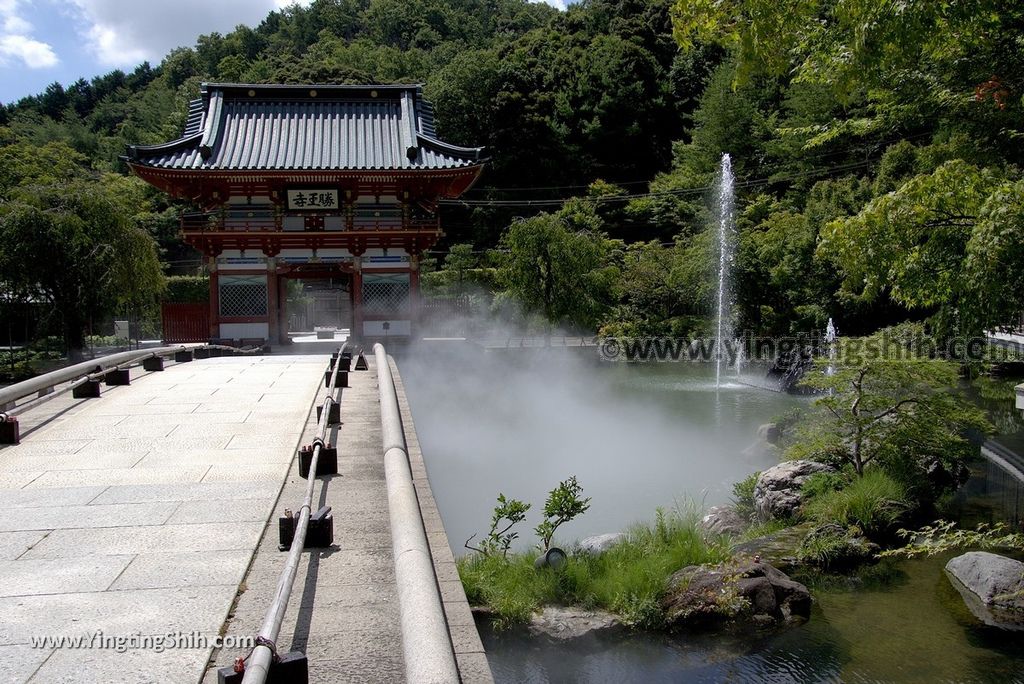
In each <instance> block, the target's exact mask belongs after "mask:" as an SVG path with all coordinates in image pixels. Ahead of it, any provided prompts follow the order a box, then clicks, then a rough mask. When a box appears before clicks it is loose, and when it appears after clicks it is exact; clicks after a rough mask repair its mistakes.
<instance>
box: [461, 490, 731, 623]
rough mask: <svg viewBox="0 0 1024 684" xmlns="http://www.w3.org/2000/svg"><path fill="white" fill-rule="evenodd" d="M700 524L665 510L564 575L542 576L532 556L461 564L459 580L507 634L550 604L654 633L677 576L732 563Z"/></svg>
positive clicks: (690, 513)
mask: <svg viewBox="0 0 1024 684" xmlns="http://www.w3.org/2000/svg"><path fill="white" fill-rule="evenodd" d="M699 519H700V518H699V514H698V512H697V511H696V509H695V508H693V509H690V510H685V511H682V510H678V509H677V510H674V511H672V512H669V513H665V512H664V511H661V510H659V511H658V515H657V518H656V520H655V522H654V524H648V525H636V526H634V527H632V528H631V529H630V530H629V532H628V534H627V537H626V539H625V540H624V541H623V542H621V543H619V544H616V545H615V546H613V547H612V548H611V549H609V550H608V551H607V552H605V553H603V554H601V555H598V556H590V555H587V554H581V553H578V554H573V555H572V556H571V557H570V558H569V562H568V563H567V565H566V567H565V568H563V569H562V570H561V571H554V570H551V569H542V570H535V569H534V567H533V562H534V560H535V559H536V557H537V553H536V552H535V551H529V552H525V553H512V554H509V556H508V558H502V557H501V556H482V555H473V556H469V557H464V558H461V559H459V563H458V565H459V576H460V577H461V578H462V584H463V586H464V587H465V589H466V595H467V597H468V598H469V602H470V603H472V604H474V605H486V606H488V607H490V608H491V610H492V611H493V612H494V615H495V627H496V628H499V629H501V628H506V627H510V626H512V625H514V624H517V623H522V622H526V621H528V620H529V619H530V616H531V615H532V614H533V612H535V611H536V610H539V609H540V608H541V607H542V606H543V605H545V604H558V605H574V606H580V607H583V608H602V609H605V610H608V611H610V612H613V613H615V614H616V615H618V616H619V618H620V619H621V620H622V621H623V622H624V623H625V624H627V625H630V626H633V627H637V628H642V629H652V628H656V627H659V626H661V625H662V624H663V620H664V615H663V613H662V610H661V606H660V601H661V597H662V594H663V593H664V591H665V584H666V581H667V580H668V578H669V576H671V574H672V573H674V572H675V571H677V570H679V569H680V568H683V567H685V566H687V565H701V564H704V563H719V562H722V561H724V560H726V559H727V558H728V557H729V550H728V546H727V545H726V544H725V543H724V542H723V541H718V540H710V541H708V540H706V539H705V538H704V536H703V535H702V534H701V531H700V529H699V527H698V522H699Z"/></svg>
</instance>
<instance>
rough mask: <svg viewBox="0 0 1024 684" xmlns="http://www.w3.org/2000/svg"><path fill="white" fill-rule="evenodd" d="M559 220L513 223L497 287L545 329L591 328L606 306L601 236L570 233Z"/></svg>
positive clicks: (608, 280)
mask: <svg viewBox="0 0 1024 684" xmlns="http://www.w3.org/2000/svg"><path fill="white" fill-rule="evenodd" d="M568 222H569V221H568V220H567V219H566V218H565V217H563V216H560V215H553V214H547V213H542V214H539V215H537V216H535V217H533V218H529V219H524V220H521V221H516V222H515V223H513V224H512V225H511V226H510V227H509V229H508V231H506V233H505V234H504V235H503V236H502V239H501V245H502V247H503V248H504V249H505V250H506V251H507V252H506V254H505V257H504V259H503V263H502V265H501V267H500V269H499V272H498V278H499V281H500V282H501V283H502V284H503V285H504V286H505V288H506V289H507V291H508V292H509V293H510V294H511V295H512V296H514V297H515V298H516V299H518V300H519V301H520V302H521V303H522V304H523V305H524V306H525V307H526V308H527V309H530V310H535V311H539V312H540V313H541V314H542V315H543V316H544V318H545V319H546V320H547V321H548V322H550V323H560V322H562V321H566V322H569V323H574V324H577V325H584V326H593V325H596V322H597V321H598V319H599V318H600V316H601V313H602V312H603V311H604V309H605V307H606V306H607V302H608V294H609V291H610V288H611V284H612V280H613V274H611V273H609V272H608V270H607V269H606V261H605V258H606V255H607V244H606V241H605V239H604V236H603V235H601V234H600V233H597V232H593V231H591V230H571V229H570V228H569V226H568V225H567V223H568Z"/></svg>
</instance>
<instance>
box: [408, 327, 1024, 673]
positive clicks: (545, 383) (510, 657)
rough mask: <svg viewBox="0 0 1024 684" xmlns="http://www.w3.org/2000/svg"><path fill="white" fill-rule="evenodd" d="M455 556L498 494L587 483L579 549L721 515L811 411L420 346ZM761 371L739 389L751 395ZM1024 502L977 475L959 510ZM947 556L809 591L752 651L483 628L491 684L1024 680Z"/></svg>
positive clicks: (974, 517)
mask: <svg viewBox="0 0 1024 684" xmlns="http://www.w3.org/2000/svg"><path fill="white" fill-rule="evenodd" d="M399 364H400V368H401V371H402V377H403V379H404V381H405V384H406V389H407V392H408V394H409V400H410V403H411V407H412V413H413V418H414V420H415V422H416V429H417V432H418V434H419V439H420V443H421V445H422V448H423V453H424V458H425V460H426V463H427V468H428V471H429V474H430V481H431V486H432V488H433V491H434V497H435V499H436V500H437V503H438V507H439V508H440V511H441V514H442V517H443V519H444V523H445V528H446V530H447V532H448V537H449V540H450V542H451V545H452V547H453V551H454V552H455V553H456V555H462V554H463V553H465V552H466V551H465V549H463V548H462V544H463V542H464V541H465V540H466V539H467V538H468V537H469V536H470V535H471V534H473V533H483V532H484V531H486V527H487V524H488V521H489V519H490V513H491V509H492V508H493V506H494V499H495V497H496V496H497V494H498V493H499V492H503V493H505V494H506V495H507V496H513V497H516V498H519V499H523V500H525V501H529V502H532V503H533V504H534V510H532V511H531V517H530V518H528V520H527V523H526V524H524V525H523V531H522V534H523V536H524V537H525V538H526V539H525V540H524V542H525V543H527V544H528V543H532V541H533V540H532V539H530V536H531V533H530V529H531V528H532V527H533V525H535V524H536V522H538V520H539V516H538V514H537V509H538V508H540V507H541V506H542V504H543V500H544V495H545V493H546V491H547V490H549V489H550V488H551V487H553V486H554V485H555V484H557V482H558V481H559V480H561V479H565V478H566V477H568V476H569V475H576V476H577V478H578V479H579V481H580V483H581V484H582V485H583V487H584V490H585V494H586V495H587V496H591V497H592V505H591V509H590V510H589V511H587V513H586V514H585V515H584V516H583V517H582V518H580V519H579V520H577V521H575V522H573V523H571V524H569V525H566V526H565V527H564V528H563V530H560V534H559V539H560V540H561V541H563V542H571V541H572V540H575V539H579V538H582V537H585V536H588V535H591V534H600V533H604V532H614V531H619V530H623V529H625V528H626V527H628V525H629V524H630V523H632V522H634V521H639V520H645V521H649V520H651V519H652V518H653V517H654V513H655V509H656V508H657V507H659V506H662V507H671V506H673V505H676V504H677V503H679V504H683V505H686V503H687V502H697V503H699V504H702V505H704V506H710V505H713V504H715V503H722V502H725V501H727V500H728V499H729V497H730V495H731V488H732V483H734V482H736V481H737V480H739V479H742V478H743V477H745V476H747V475H749V474H750V473H752V472H754V471H758V470H762V469H764V468H766V467H768V466H771V465H774V463H775V462H776V461H775V459H774V458H773V457H771V456H769V455H767V454H761V453H757V451H756V450H750V449H748V448H747V447H749V446H750V445H751V444H752V443H753V442H754V441H755V437H756V430H757V426H758V425H760V424H762V423H765V422H768V421H770V420H771V419H772V418H773V417H776V416H778V415H780V414H783V413H786V412H788V411H790V410H792V409H794V408H797V407H799V406H802V405H805V404H806V403H807V401H808V399H807V398H801V397H793V396H789V395H786V394H779V393H776V392H770V391H767V390H764V389H759V388H756V387H750V386H746V385H743V384H741V383H738V382H735V379H734V378H732V377H730V378H728V380H727V379H726V378H722V382H723V385H722V387H721V388H720V390H719V391H717V392H716V390H715V368H714V365H713V364H686V363H650V364H629V365H627V364H615V363H602V362H599V361H597V360H595V359H594V358H593V357H591V356H589V355H588V354H586V353H579V352H575V353H574V352H567V351H564V350H557V351H556V350H551V351H550V352H548V353H544V352H522V351H508V352H489V353H485V352H483V351H482V350H480V349H479V348H478V347H473V346H472V345H468V344H458V343H444V344H438V345H434V346H428V347H426V348H421V349H420V350H419V351H417V352H416V353H414V354H412V355H410V356H408V357H405V358H402V359H400V361H399ZM757 372H758V371H757V370H756V369H751V371H750V372H749V373H748V374H747V375H746V376H745V379H747V380H753V379H755V377H756V375H757ZM1022 502H1024V490H1022V488H1021V487H1020V485H1019V484H1018V483H1016V482H1015V481H1014V480H1013V479H1012V478H1009V477H1008V476H1006V475H1005V474H1004V473H1002V471H1000V470H999V469H998V468H996V467H995V466H991V465H988V464H987V463H984V462H983V463H979V464H976V465H975V467H974V474H973V476H972V478H971V480H970V482H969V483H968V485H967V486H966V487H965V489H964V490H963V491H962V492H961V493H960V495H959V496H958V502H957V503H958V511H959V514H960V515H961V516H962V517H963V521H964V522H965V523H967V524H971V523H973V522H977V521H993V520H1000V519H1004V518H1005V517H1007V515H1010V516H1016V520H1017V521H1018V522H1019V520H1020V514H1021V506H1022ZM947 560H948V557H939V558H931V559H924V560H915V561H903V562H898V563H889V564H886V565H882V566H876V567H874V568H872V569H870V570H869V572H868V573H867V575H866V576H865V577H863V578H858V579H855V580H853V581H850V582H844V583H840V584H838V585H829V586H812V587H811V589H812V592H813V594H814V596H815V605H814V608H813V613H812V617H811V619H810V620H809V621H808V622H807V623H806V624H805V625H802V626H800V627H797V628H793V629H789V630H784V631H781V632H776V633H771V634H765V635H761V636H756V637H750V636H747V637H743V638H734V637H727V636H722V635H705V636H687V637H678V636H665V635H659V634H630V635H627V636H625V637H623V636H618V637H615V638H611V639H607V640H602V639H589V640H576V641H574V642H573V643H572V644H571V645H570V646H566V645H564V644H559V645H555V644H551V643H549V642H546V641H543V640H536V639H529V638H526V637H525V636H523V635H522V634H521V633H516V632H513V633H507V634H498V633H494V632H491V631H489V630H487V629H486V628H485V629H482V634H481V636H482V638H483V640H484V645H485V648H486V649H487V654H488V659H489V662H490V664H491V668H492V670H493V672H494V675H495V678H496V680H497V681H498V682H603V681H615V682H680V681H687V682H690V681H694V682H697V681H707V682H718V681H774V682H808V681H864V682H867V681H900V682H903V681H921V682H932V681H951V682H996V681H997V682H1024V675H1022V674H1021V673H1022V672H1024V638H1022V636H1021V633H1005V632H999V631H998V630H993V629H991V628H985V627H982V626H980V625H979V624H978V623H977V622H976V621H975V620H974V619H973V617H972V616H971V615H970V613H969V612H967V609H966V608H965V607H964V604H963V602H962V600H961V599H960V597H959V595H958V594H956V591H955V590H954V589H953V588H952V586H951V585H950V583H949V581H948V580H947V579H946V578H945V576H944V574H943V572H942V567H943V566H944V564H945V562H946V561H947Z"/></svg>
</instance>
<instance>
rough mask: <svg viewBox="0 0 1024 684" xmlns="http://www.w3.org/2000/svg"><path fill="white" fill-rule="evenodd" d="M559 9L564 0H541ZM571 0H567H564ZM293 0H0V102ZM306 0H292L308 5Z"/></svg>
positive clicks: (128, 62)
mask: <svg viewBox="0 0 1024 684" xmlns="http://www.w3.org/2000/svg"><path fill="white" fill-rule="evenodd" d="M543 1H544V2H547V4H549V5H553V6H555V7H558V8H560V9H565V5H566V0H543ZM570 1H571V0H570ZM293 2H294V0H0V102H3V103H9V102H15V101H17V100H19V99H20V98H22V97H25V96H26V95H35V94H38V93H40V92H42V91H43V90H45V89H46V86H47V85H49V84H50V83H53V82H54V81H58V82H60V83H62V84H64V85H69V84H71V83H74V82H75V81H77V80H78V79H79V78H86V79H91V78H93V77H94V76H99V75H101V74H105V73H107V72H109V71H111V70H113V69H123V70H124V71H131V70H133V69H134V68H135V67H136V66H137V65H139V64H141V63H142V62H144V61H146V60H148V61H149V62H150V63H151V64H153V65H156V64H159V63H160V61H161V60H162V59H163V57H164V56H165V55H166V54H167V53H168V52H170V51H171V50H172V49H173V48H176V47H180V46H192V45H194V44H195V40H196V38H197V37H198V36H200V35H201V34H204V33H212V32H214V31H217V32H219V33H228V32H230V31H231V30H233V29H234V28H235V27H236V26H237V25H238V24H247V25H249V26H255V25H257V24H259V23H260V22H261V21H262V20H263V18H264V17H265V16H266V15H267V14H268V13H269V12H270V11H272V10H275V9H279V8H281V7H284V6H286V5H291V4H293ZM310 2H311V0H298V4H300V5H308V4H309V3H310Z"/></svg>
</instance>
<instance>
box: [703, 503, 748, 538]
mask: <svg viewBox="0 0 1024 684" xmlns="http://www.w3.org/2000/svg"><path fill="white" fill-rule="evenodd" d="M700 527H701V529H702V530H704V532H705V533H707V534H732V535H740V534H743V533H744V532H745V531H746V529H747V528H748V527H750V521H749V520H745V519H744V518H743V516H741V515H740V514H739V513H737V512H736V509H735V508H733V507H732V506H712V507H711V508H709V509H708V512H707V513H705V514H704V517H703V518H701V519H700Z"/></svg>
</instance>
